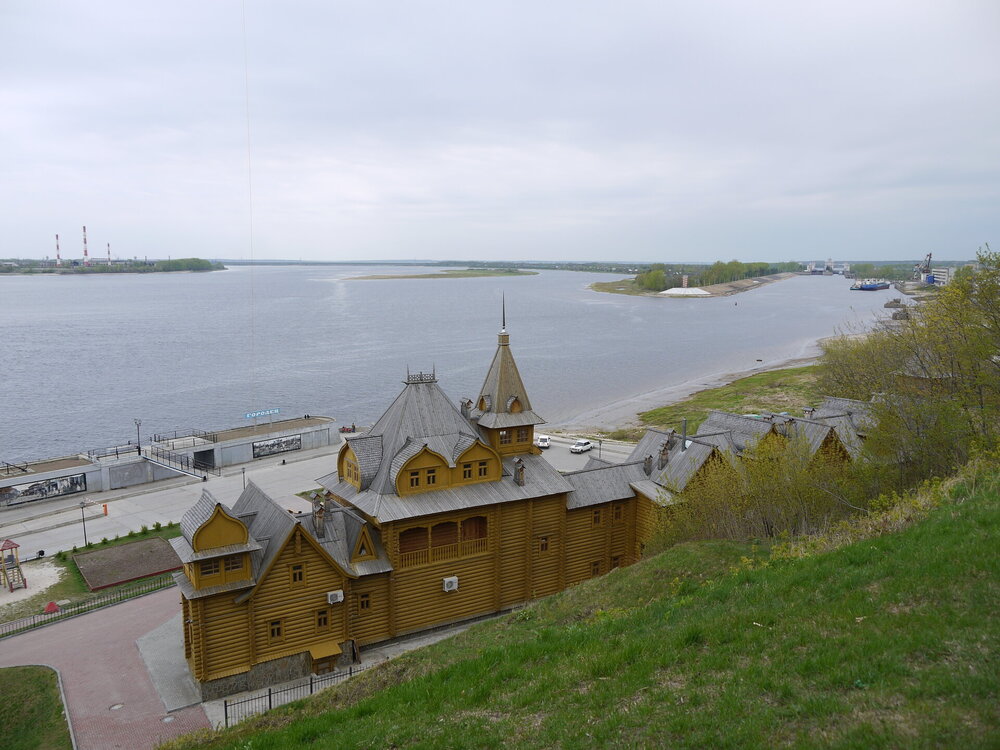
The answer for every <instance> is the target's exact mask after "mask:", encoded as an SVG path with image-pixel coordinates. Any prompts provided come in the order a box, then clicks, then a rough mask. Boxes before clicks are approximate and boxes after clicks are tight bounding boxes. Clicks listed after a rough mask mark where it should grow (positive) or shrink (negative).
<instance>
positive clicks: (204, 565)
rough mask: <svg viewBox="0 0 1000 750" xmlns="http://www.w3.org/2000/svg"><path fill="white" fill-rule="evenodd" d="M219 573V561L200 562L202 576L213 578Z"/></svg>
mask: <svg viewBox="0 0 1000 750" xmlns="http://www.w3.org/2000/svg"><path fill="white" fill-rule="evenodd" d="M218 572H219V560H218V558H216V559H215V560H202V562H201V574H202V575H203V576H214V575H217V574H218Z"/></svg>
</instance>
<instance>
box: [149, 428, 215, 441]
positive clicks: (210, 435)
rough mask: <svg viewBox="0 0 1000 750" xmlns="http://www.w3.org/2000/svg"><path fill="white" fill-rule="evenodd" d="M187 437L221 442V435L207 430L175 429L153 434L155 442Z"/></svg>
mask: <svg viewBox="0 0 1000 750" xmlns="http://www.w3.org/2000/svg"><path fill="white" fill-rule="evenodd" d="M186 437H197V438H201V439H202V440H207V441H208V442H210V443H217V442H219V436H218V435H217V434H216V433H214V432H205V430H195V429H190V430H174V431H173V432H163V433H160V432H158V433H156V434H155V435H153V442H154V443H166V442H168V441H170V440H179V439H180V438H186Z"/></svg>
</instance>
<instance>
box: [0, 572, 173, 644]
mask: <svg viewBox="0 0 1000 750" xmlns="http://www.w3.org/2000/svg"><path fill="white" fill-rule="evenodd" d="M173 585H174V578H173V576H172V575H162V576H157V577H156V578H149V579H147V580H145V581H142V582H140V583H137V584H135V585H134V586H128V587H126V588H121V589H117V590H115V591H110V592H108V593H107V594H99V595H98V596H95V597H92V598H90V599H85V600H84V601H82V602H77V603H76V604H67V605H66V606H64V607H62V608H61V609H60V610H59V611H58V612H53V613H52V614H40V615H31V616H30V617H24V618H22V619H20V620H12V621H11V622H3V623H0V638H7V637H9V636H12V635H17V634H18V633H23V632H25V631H27V630H32V629H34V628H40V627H43V626H45V625H51V624H53V623H56V622H59V621H61V620H66V619H68V618H70V617H77V616H79V615H83V614H86V613H87V612H93V611H94V610H95V609H103V608H104V607H110V606H112V605H114V604H120V603H121V602H124V601H128V600H129V599H135V598H136V597H138V596H145V595H146V594H151V593H153V592H154V591H159V590H160V589H165V588H169V587H170V586H173Z"/></svg>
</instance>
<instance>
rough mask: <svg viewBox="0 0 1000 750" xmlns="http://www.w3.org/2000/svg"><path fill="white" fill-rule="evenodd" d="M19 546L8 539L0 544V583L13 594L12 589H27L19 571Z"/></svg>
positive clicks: (24, 579) (22, 573)
mask: <svg viewBox="0 0 1000 750" xmlns="http://www.w3.org/2000/svg"><path fill="white" fill-rule="evenodd" d="M20 546H21V545H19V544H18V543H17V542H14V541H12V540H10V539H5V540H4V543H3V544H0V557H2V561H0V583H2V584H3V585H4V586H5V587H6V588H7V589H8V590H9V591H11V592H13V591H14V589H26V588H28V579H26V578H25V577H24V571H23V570H21V561H20V559H19V558H18V554H17V550H18V548H19V547H20Z"/></svg>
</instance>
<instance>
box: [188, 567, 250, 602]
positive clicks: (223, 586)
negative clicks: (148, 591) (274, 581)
mask: <svg viewBox="0 0 1000 750" xmlns="http://www.w3.org/2000/svg"><path fill="white" fill-rule="evenodd" d="M173 578H174V583H176V584H177V588H179V589H180V590H181V593H182V594H184V597H185V598H186V599H203V598H204V597H206V596H213V595H214V594H225V593H226V592H227V591H244V590H246V589H251V588H253V586H254V582H253V581H251V580H245V581H230V582H229V583H220V584H219V585H218V586H206V587H205V588H203V589H196V588H195V587H194V586H192V585H191V581H189V580H188V577H187V576H186V575H184V571H183V570H176V571H174V573H173Z"/></svg>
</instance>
